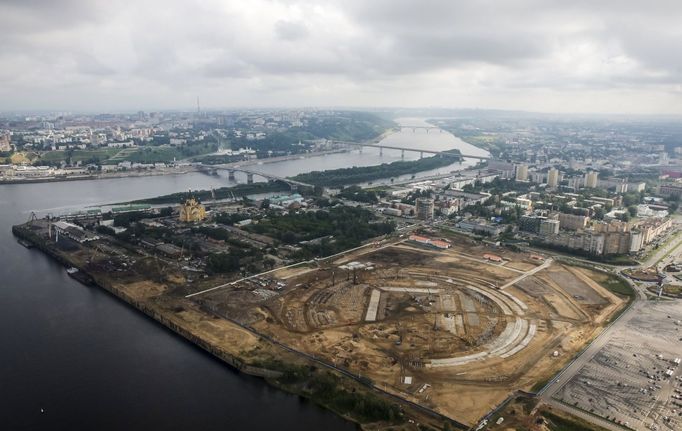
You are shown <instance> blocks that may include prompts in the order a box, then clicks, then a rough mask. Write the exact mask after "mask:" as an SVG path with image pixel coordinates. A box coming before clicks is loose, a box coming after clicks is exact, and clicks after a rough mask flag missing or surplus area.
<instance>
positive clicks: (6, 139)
mask: <svg viewBox="0 0 682 431" xmlns="http://www.w3.org/2000/svg"><path fill="white" fill-rule="evenodd" d="M0 151H12V145H11V141H10V136H9V133H6V134H3V133H2V132H0Z"/></svg>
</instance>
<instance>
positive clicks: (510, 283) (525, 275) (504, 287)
mask: <svg viewBox="0 0 682 431" xmlns="http://www.w3.org/2000/svg"><path fill="white" fill-rule="evenodd" d="M552 262H553V260H552V258H551V257H550V258H549V259H547V260H545V262H544V263H543V264H542V265H540V266H538V267H535V268H533V269H531V270H530V271H528V272H526V273H524V274H523V275H521V276H519V277H516V278H515V279H513V280H512V281H510V282H509V283H507V284H505V285H504V286H502V287H500V290H503V289H506V288H508V287H509V286H513V285H514V284H516V283H518V282H519V281H521V280H523V279H524V278H526V277H530V276H531V275H533V274H535V273H536V272H540V271H542V270H543V269H545V268H548V267H549V266H550V265H551V264H552Z"/></svg>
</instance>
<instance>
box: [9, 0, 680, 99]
mask: <svg viewBox="0 0 682 431" xmlns="http://www.w3.org/2000/svg"><path fill="white" fill-rule="evenodd" d="M680 20H682V2H677V1H672V0H662V1H659V2H656V3H655V6H654V5H653V4H652V5H646V6H642V3H641V1H637V0H620V1H616V0H604V1H600V2H593V1H588V0H575V1H571V2H567V1H563V0H510V1H504V2H500V1H493V0H479V1H450V0H441V1H439V0H421V1H416V0H414V1H413V0H372V1H367V0H330V1H325V2H316V1H313V0H252V1H250V2H241V1H237V0H231V1H225V0H206V1H204V2H201V3H195V2H191V3H190V2H184V1H180V0H140V1H138V2H121V1H105V0H97V1H86V0H63V1H48V0H23V1H19V0H0V28H2V29H3V32H2V33H0V61H1V62H2V64H3V68H4V70H3V73H2V74H1V75H0V108H12V106H13V104H18V103H20V102H21V101H23V100H31V101H34V100H39V99H40V97H41V95H44V97H45V100H46V101H49V102H50V103H56V101H58V100H60V98H62V97H63V95H64V94H65V93H69V92H71V93H72V94H71V95H70V97H69V100H68V101H66V100H65V103H66V102H69V103H72V102H74V101H77V100H80V98H82V99H83V100H89V99H93V98H92V97H91V96H92V95H93V94H98V95H104V96H107V94H108V93H107V92H108V91H111V90H110V88H113V87H115V88H116V91H117V94H116V95H115V97H114V96H112V95H109V97H111V100H116V101H118V100H126V97H124V95H127V96H128V97H127V100H130V103H131V105H134V104H135V103H136V102H135V101H136V100H137V99H136V98H137V97H138V94H139V93H140V92H139V89H140V86H144V87H145V88H144V90H145V91H144V93H145V97H147V98H150V99H154V100H158V101H159V102H158V103H161V104H167V103H169V101H172V100H178V101H183V100H185V98H186V95H184V94H182V96H178V95H177V93H185V92H192V93H202V92H207V93H210V94H215V95H218V94H220V95H223V96H222V97H225V98H226V99H228V100H233V99H234V98H235V97H241V98H242V99H243V100H242V101H241V103H249V102H250V101H252V100H253V97H251V96H252V94H251V93H250V92H258V96H259V97H265V96H266V95H265V92H266V91H270V90H271V91H272V92H273V94H272V95H270V96H268V97H271V98H272V100H270V99H269V100H270V102H271V103H287V101H289V100H292V99H293V100H298V101H300V103H301V104H306V103H307V101H318V100H319V99H318V98H319V97H320V94H321V93H324V91H322V92H321V91H320V89H324V90H325V91H326V90H327V89H333V88H343V91H344V94H343V100H349V101H352V102H353V103H354V104H356V105H363V104H375V105H381V104H384V103H389V104H390V103H393V101H395V100H396V96H395V93H402V92H404V93H405V94H412V95H415V94H416V95H417V96H419V97H418V100H420V101H423V100H426V101H428V104H430V105H437V104H439V103H456V100H458V99H456V98H455V95H457V94H458V92H462V91H465V92H466V94H467V97H471V98H472V99H476V96H479V98H480V99H481V100H489V101H498V102H499V104H500V105H505V106H506V105H509V104H510V103H514V102H516V101H517V100H518V102H519V103H529V104H530V103H531V101H530V100H531V98H532V97H534V96H533V94H534V92H536V91H537V92H539V91H544V90H545V89H557V90H561V91H565V92H571V91H573V92H575V93H576V98H577V97H578V96H577V95H578V93H580V92H584V91H586V90H590V91H597V92H599V91H603V94H604V100H603V103H604V104H605V105H608V104H611V105H615V106H617V103H616V102H615V101H614V100H611V99H609V97H610V96H609V94H610V91H611V90H613V89H624V90H628V91H634V92H641V93H646V92H652V93H654V92H668V93H669V94H672V95H676V97H678V96H679V84H680V82H682V72H681V70H682V57H681V56H679V55H677V50H678V48H677V47H679V46H680V45H682V32H680V31H679V30H678V23H679V22H680ZM612 58H622V59H624V60H623V64H619V63H617V62H614V61H612V60H611V59H612ZM54 71H58V74H55V73H54ZM41 77H42V78H41ZM104 78H106V81H107V85H108V87H105V86H102V87H100V86H99V84H98V82H100V81H103V80H104ZM247 81H248V82H249V83H250V86H245V85H244V83H245V82H247ZM112 82H113V83H115V84H112ZM112 85H113V87H112ZM67 88H68V91H66V90H65V89H67ZM420 90H423V91H422V92H421V93H420ZM513 92H517V95H516V96H517V97H518V99H515V100H513V101H509V100H503V99H501V98H502V97H503V96H500V95H501V94H511V93H513ZM279 93H282V94H285V93H286V95H287V97H286V99H282V100H281V101H279V102H278V100H277V99H276V97H278V96H277V94H279ZM325 94H326V93H325ZM526 95H527V96H526ZM216 97H217V96H216ZM524 97H527V99H523V98H524ZM203 99H208V98H206V97H202V100H203ZM398 99H399V98H398ZM101 100H106V97H105V98H103V99H101ZM453 100H455V102H452V101H453ZM467 100H469V99H467ZM524 100H526V102H524ZM406 102H409V100H406ZM116 103H118V102H116ZM216 103H218V102H216ZM489 103H493V102H489ZM132 107H134V106H132ZM671 109H672V108H671ZM675 109H676V108H675Z"/></svg>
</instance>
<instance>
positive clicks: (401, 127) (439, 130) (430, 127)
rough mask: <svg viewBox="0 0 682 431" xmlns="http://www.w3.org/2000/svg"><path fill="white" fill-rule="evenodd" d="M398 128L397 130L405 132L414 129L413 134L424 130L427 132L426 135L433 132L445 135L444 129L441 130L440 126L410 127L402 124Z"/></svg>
mask: <svg viewBox="0 0 682 431" xmlns="http://www.w3.org/2000/svg"><path fill="white" fill-rule="evenodd" d="M396 128H397V129H400V130H404V129H408V130H409V129H412V131H413V132H416V131H417V129H423V130H426V133H429V132H431V130H438V132H439V133H443V129H441V128H440V127H438V126H412V125H409V124H401V125H399V126H398V127H396Z"/></svg>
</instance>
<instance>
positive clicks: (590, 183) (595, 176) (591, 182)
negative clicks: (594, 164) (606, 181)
mask: <svg viewBox="0 0 682 431" xmlns="http://www.w3.org/2000/svg"><path fill="white" fill-rule="evenodd" d="M598 184H599V172H597V171H589V172H588V173H586V174H585V187H587V188H589V189H595V188H597V185H598Z"/></svg>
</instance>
